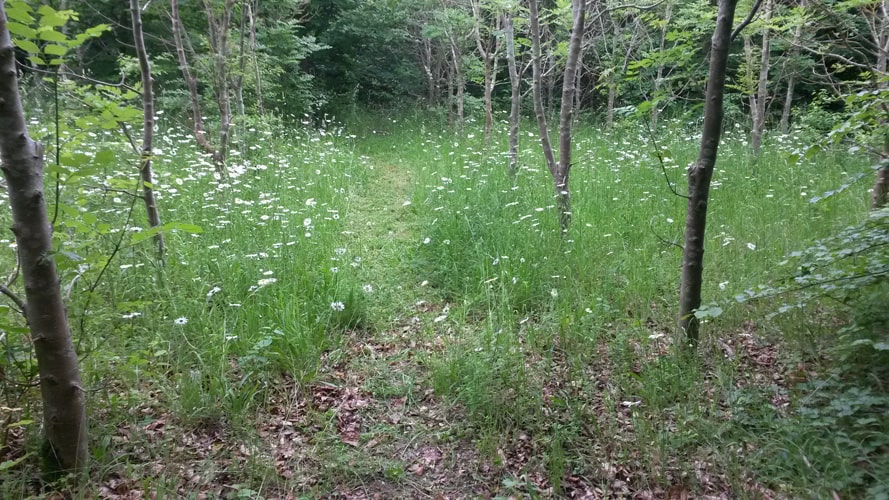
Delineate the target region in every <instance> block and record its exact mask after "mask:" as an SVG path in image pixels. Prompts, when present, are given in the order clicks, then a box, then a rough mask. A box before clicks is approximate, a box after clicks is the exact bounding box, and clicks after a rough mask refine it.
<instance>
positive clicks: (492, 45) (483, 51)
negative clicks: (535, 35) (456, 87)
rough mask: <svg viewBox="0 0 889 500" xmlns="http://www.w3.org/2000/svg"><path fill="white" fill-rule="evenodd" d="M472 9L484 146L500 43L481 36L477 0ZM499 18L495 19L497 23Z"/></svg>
mask: <svg viewBox="0 0 889 500" xmlns="http://www.w3.org/2000/svg"><path fill="white" fill-rule="evenodd" d="M470 4H471V7H472V18H473V30H472V31H473V34H474V35H475V44H476V47H477V48H478V54H479V56H481V58H482V61H483V62H484V68H485V69H484V71H485V74H484V80H485V89H484V99H485V146H487V145H488V144H490V142H491V129H492V128H493V126H494V102H493V100H494V99H493V94H494V85H495V82H496V80H497V53H498V52H499V51H500V41H499V39H497V38H494V40H493V41H491V37H483V36H482V24H483V23H484V16H482V12H481V6H480V3H479V1H478V0H475V1H472V2H470ZM499 20H500V18H499V17H498V18H497V21H498V23H499ZM499 29H500V26H495V27H494V30H495V31H499Z"/></svg>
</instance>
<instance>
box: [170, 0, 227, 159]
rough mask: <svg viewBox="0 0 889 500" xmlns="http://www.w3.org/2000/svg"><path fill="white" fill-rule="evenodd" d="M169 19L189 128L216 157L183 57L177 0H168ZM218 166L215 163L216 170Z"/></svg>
mask: <svg viewBox="0 0 889 500" xmlns="http://www.w3.org/2000/svg"><path fill="white" fill-rule="evenodd" d="M170 20H171V21H172V31H173V43H174V44H175V46H176V57H177V59H178V61H179V70H180V71H182V78H183V79H184V80H185V85H186V87H188V97H189V100H190V101H191V128H192V132H193V133H194V138H195V140H196V141H197V143H198V146H200V148H201V150H203V151H204V152H205V153H207V154H209V155H211V156H213V158H216V148H214V147H213V145H212V144H210V141H209V140H208V139H207V132H206V131H205V130H204V115H203V113H201V97H200V95H198V82H197V78H195V77H194V75H192V73H191V69H190V68H189V66H188V58H186V57H185V43H184V42H183V32H184V28H183V26H182V21H181V20H180V18H179V0H170ZM218 168H219V166H218V165H217V170H218Z"/></svg>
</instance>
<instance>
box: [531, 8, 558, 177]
mask: <svg viewBox="0 0 889 500" xmlns="http://www.w3.org/2000/svg"><path fill="white" fill-rule="evenodd" d="M528 6H529V10H530V14H529V16H528V17H529V21H530V23H531V58H532V60H531V85H532V88H533V93H534V115H535V116H536V118H537V129H538V132H539V134H540V146H541V148H542V149H543V157H544V159H545V160H546V166H547V168H548V169H549V171H550V172H551V173H552V172H555V171H556V170H557V169H558V164H557V163H556V158H555V156H554V155H553V148H552V145H551V144H550V142H549V126H548V125H547V123H546V109H544V107H543V88H542V87H543V82H542V81H541V80H542V78H543V75H542V74H541V73H542V71H541V67H540V66H541V64H540V59H541V49H540V13H539V12H538V9H537V0H529V1H528ZM553 177H555V175H554V174H553Z"/></svg>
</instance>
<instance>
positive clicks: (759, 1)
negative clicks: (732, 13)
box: [729, 0, 762, 40]
mask: <svg viewBox="0 0 889 500" xmlns="http://www.w3.org/2000/svg"><path fill="white" fill-rule="evenodd" d="M761 5H762V0H756V3H754V4H753V7H751V8H750V13H749V14H747V19H744V20H743V21H742V22H741V24H739V25H738V27H737V28H735V31H732V35H731V36H730V37H729V40H734V39H735V38H737V36H738V34H740V33H741V30H742V29H744V28H746V27H747V25H748V24H750V23H751V22H753V16H755V15H756V13H757V12H759V7H760V6H761Z"/></svg>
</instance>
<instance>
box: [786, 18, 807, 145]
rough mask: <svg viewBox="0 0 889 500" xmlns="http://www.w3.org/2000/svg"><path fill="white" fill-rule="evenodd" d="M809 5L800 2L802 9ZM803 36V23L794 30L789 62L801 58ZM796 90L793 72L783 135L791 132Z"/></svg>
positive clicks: (788, 86) (792, 72)
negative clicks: (800, 43) (791, 117)
mask: <svg viewBox="0 0 889 500" xmlns="http://www.w3.org/2000/svg"><path fill="white" fill-rule="evenodd" d="M807 4H808V1H807V0H800V3H799V6H800V8H803V9H805V8H806V6H807ZM802 34H803V23H800V24H799V25H797V26H796V28H794V29H793V41H792V42H791V44H790V54H789V55H788V60H789V61H791V64H793V61H795V60H796V59H797V58H798V57H799V41H800V38H802ZM795 90H796V71H791V72H790V75H789V76H788V77H787V92H786V93H785V94H784V108H783V109H782V110H781V124H780V129H781V133H782V134H786V133H787V132H789V131H790V115H791V113H792V111H793V93H794V91H795Z"/></svg>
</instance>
